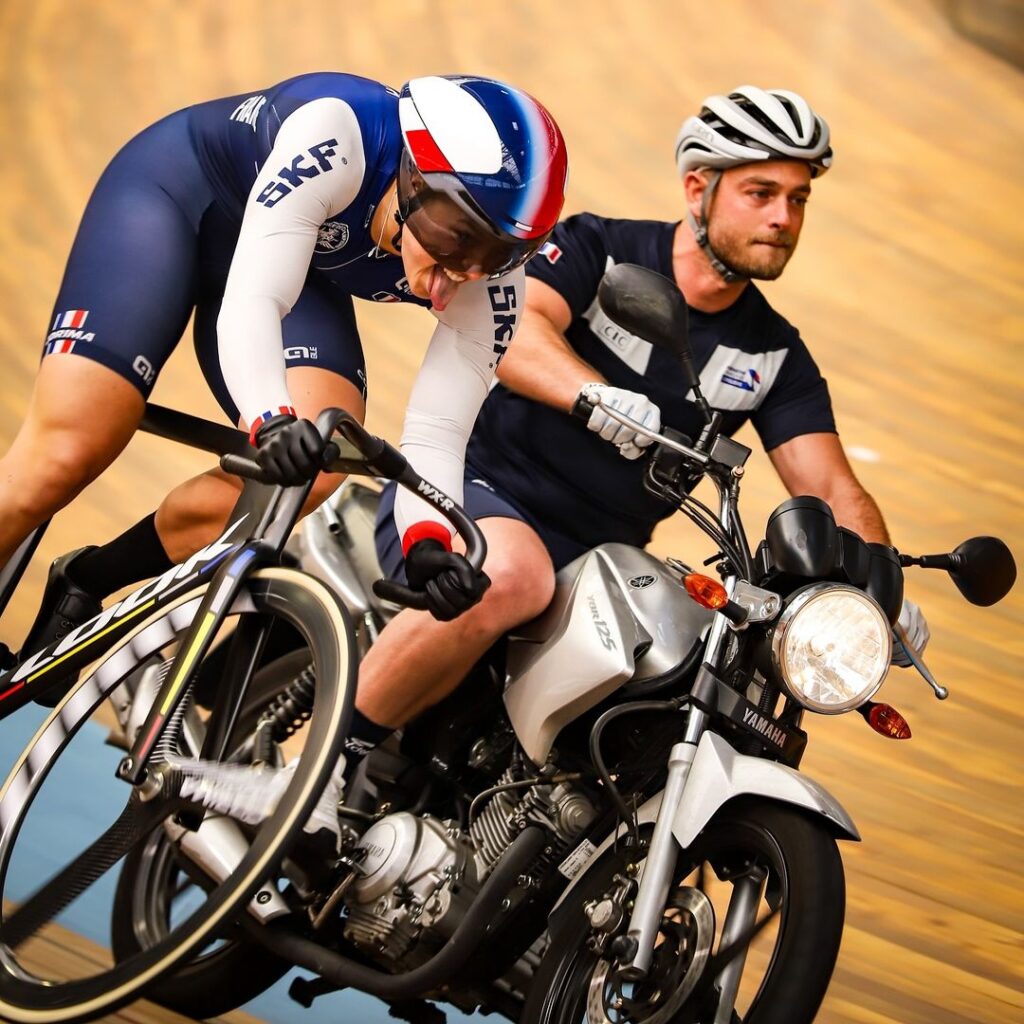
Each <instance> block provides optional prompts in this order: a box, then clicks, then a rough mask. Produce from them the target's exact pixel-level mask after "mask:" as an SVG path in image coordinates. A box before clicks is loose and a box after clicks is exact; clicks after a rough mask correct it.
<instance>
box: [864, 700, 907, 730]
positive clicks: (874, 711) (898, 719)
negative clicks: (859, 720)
mask: <svg viewBox="0 0 1024 1024" xmlns="http://www.w3.org/2000/svg"><path fill="white" fill-rule="evenodd" d="M857 710H858V711H859V712H860V713H861V714H862V715H863V716H864V721H865V722H867V723H868V725H870V726H871V728H872V729H874V730H875V732H877V733H878V734H879V735H880V736H886V737H888V738H889V739H891V740H909V739H910V726H909V725H908V724H907V720H906V719H905V718H904V717H903V716H902V715H901V714H900V713H899V712H898V711H897V710H896V709H895V708H894V707H893V706H892V705H891V704H876V703H875V702H874V701H873V700H869V701H868V702H867V703H865V704H862V705H861V706H860V707H859V708H858V709H857Z"/></svg>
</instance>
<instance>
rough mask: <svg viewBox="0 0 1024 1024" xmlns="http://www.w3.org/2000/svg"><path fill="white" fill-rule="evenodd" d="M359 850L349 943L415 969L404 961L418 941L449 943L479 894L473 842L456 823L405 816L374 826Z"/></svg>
mask: <svg viewBox="0 0 1024 1024" xmlns="http://www.w3.org/2000/svg"><path fill="white" fill-rule="evenodd" d="M356 849H357V850H358V851H361V855H362V859H361V862H360V866H359V867H360V875H359V877H358V878H357V879H356V881H355V882H353V883H352V886H351V888H350V889H349V891H348V895H347V896H346V900H345V902H346V904H347V905H348V909H349V914H348V920H347V921H346V923H345V938H347V939H349V940H350V941H352V942H354V943H355V944H356V945H357V946H359V947H360V948H361V949H364V950H366V951H367V952H370V953H373V954H376V955H378V956H383V957H385V958H386V959H388V960H391V961H394V962H396V963H398V962H399V961H401V962H402V963H403V966H409V967H411V966H415V964H413V963H410V962H409V961H408V960H407V959H406V958H407V955H408V954H409V953H410V951H411V950H412V948H413V947H414V945H415V944H416V941H417V940H418V939H419V937H420V935H421V934H422V933H423V932H424V931H425V930H429V931H430V932H432V933H435V934H437V935H438V936H439V937H440V938H441V939H442V940H444V939H447V938H448V937H449V936H450V935H451V933H452V932H453V931H454V929H455V926H456V925H457V924H458V922H459V921H461V920H462V917H463V915H464V914H465V912H466V910H467V909H468V908H469V905H470V904H471V903H472V902H473V897H474V896H475V895H476V891H477V889H478V888H479V884H478V881H477V878H476V872H475V867H474V863H473V858H472V849H471V845H470V840H469V838H468V837H467V836H466V835H465V834H464V833H463V832H462V831H461V829H459V828H458V826H457V825H455V824H454V823H453V822H447V821H439V820H438V819H436V818H432V817H430V816H428V815H425V816H423V817H416V815H414V814H409V813H408V812H405V811H401V812H399V813H398V814H389V815H388V816H387V817H386V818H382V819H381V820H380V821H378V822H376V823H375V824H374V825H373V826H372V827H371V828H370V829H369V830H368V831H367V832H366V833H365V834H364V835H363V837H362V839H361V840H360V842H359V845H358V846H357V848H356ZM427 956H429V952H427V954H426V956H424V958H423V959H424V960H425V959H426V958H427Z"/></svg>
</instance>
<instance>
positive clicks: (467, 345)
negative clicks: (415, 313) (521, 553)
mask: <svg viewBox="0 0 1024 1024" xmlns="http://www.w3.org/2000/svg"><path fill="white" fill-rule="evenodd" d="M525 282H526V274H525V273H524V272H523V270H522V269H521V268H520V269H518V270H514V271H512V272H511V273H510V274H507V275H506V276H505V277H502V278H500V279H499V280H497V281H473V282H467V283H466V284H462V285H460V286H459V289H458V291H457V292H456V293H455V298H454V299H453V300H452V301H451V303H450V304H449V305H448V308H447V309H446V310H445V311H444V312H443V313H439V312H437V311H436V310H432V311H431V312H433V314H434V316H435V317H437V319H438V321H439V323H438V325H437V327H436V329H435V330H434V336H433V337H432V338H431V340H430V347H429V348H428V349H427V354H426V356H425V357H424V359H423V365H422V366H421V367H420V371H419V374H418V375H417V377H416V381H415V383H414V384H413V388H412V394H411V395H410V397H409V407H408V409H407V410H406V414H405V427H404V429H403V431H402V454H403V455H404V456H405V457H406V458H407V459H408V460H409V463H410V464H411V465H412V467H413V469H415V470H416V472H417V473H419V474H420V476H422V477H423V478H424V479H425V480H426V481H427V482H428V483H431V484H434V485H435V486H437V487H439V488H440V489H441V490H442V491H444V492H445V493H446V494H448V495H449V496H450V497H452V498H453V499H454V500H455V501H457V502H458V503H459V504H462V481H463V476H464V473H465V459H466V442H467V441H468V440H469V435H470V432H471V431H472V429H473V424H474V422H476V416H477V413H478V412H479V411H480V406H481V405H483V401H484V399H485V398H486V397H487V392H488V390H489V388H490V386H491V381H492V380H493V379H494V371H495V369H496V367H497V365H498V361H499V360H500V358H501V356H502V355H503V354H504V352H505V349H506V347H507V346H508V344H509V342H511V340H512V338H513V336H514V335H515V332H516V330H517V328H518V326H519V319H520V316H521V311H522V308H523V295H524V290H525ZM425 521H428V522H435V523H440V524H441V525H443V526H444V527H445V529H447V530H448V531H449V533H450V532H452V527H451V526H450V524H449V523H448V520H447V519H445V518H444V517H443V516H442V515H441V514H440V513H439V512H438V511H437V510H436V509H435V508H434V507H433V506H432V505H429V504H428V503H427V502H425V501H423V500H422V499H421V498H417V497H415V496H414V495H413V494H412V493H411V492H409V491H407V490H406V489H405V488H402V487H400V488H399V489H398V498H397V500H396V501H395V522H396V524H397V526H398V535H399V537H401V538H402V539H403V546H405V541H406V539H407V538H406V531H407V530H408V529H409V528H410V527H411V526H414V524H418V523H423V522H425ZM416 532H417V531H414V533H413V535H412V537H410V538H409V540H411V539H412V538H413V537H415V535H416Z"/></svg>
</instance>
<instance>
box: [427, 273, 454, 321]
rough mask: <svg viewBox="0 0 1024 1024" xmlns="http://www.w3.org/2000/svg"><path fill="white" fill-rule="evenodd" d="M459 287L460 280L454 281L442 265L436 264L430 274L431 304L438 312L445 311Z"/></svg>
mask: <svg viewBox="0 0 1024 1024" xmlns="http://www.w3.org/2000/svg"><path fill="white" fill-rule="evenodd" d="M458 287H459V282H458V281H453V280H452V279H451V278H450V277H449V276H448V275H447V274H446V273H445V272H444V271H443V270H442V269H441V268H440V267H438V266H435V267H434V269H433V270H432V271H431V274H430V304H431V305H432V306H433V307H434V309H436V310H437V311H438V312H441V311H443V310H444V308H445V307H446V306H447V305H448V303H449V302H451V301H452V299H453V298H454V297H455V292H456V291H457V289H458Z"/></svg>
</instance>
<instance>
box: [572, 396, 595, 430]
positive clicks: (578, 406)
mask: <svg viewBox="0 0 1024 1024" xmlns="http://www.w3.org/2000/svg"><path fill="white" fill-rule="evenodd" d="M593 411H594V406H592V405H591V404H590V402H588V401H587V400H586V399H585V398H584V397H583V395H577V396H576V401H575V402H573V406H572V409H571V410H570V414H571V415H572V417H573V419H577V420H583V422H584V423H588V422H589V421H590V416H591V414H592V413H593Z"/></svg>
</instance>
